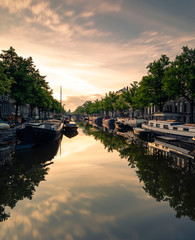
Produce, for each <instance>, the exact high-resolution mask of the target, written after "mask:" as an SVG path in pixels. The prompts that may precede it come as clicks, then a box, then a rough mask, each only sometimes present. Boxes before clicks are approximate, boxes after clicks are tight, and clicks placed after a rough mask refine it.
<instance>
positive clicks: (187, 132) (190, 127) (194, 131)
mask: <svg viewBox="0 0 195 240" xmlns="http://www.w3.org/2000/svg"><path fill="white" fill-rule="evenodd" d="M142 128H143V129H148V130H152V131H154V132H155V133H156V134H158V135H173V136H178V137H182V138H189V139H192V138H194V137H195V124H190V123H181V122H176V121H175V120H164V121H160V120H149V121H148V123H143V124H142Z"/></svg>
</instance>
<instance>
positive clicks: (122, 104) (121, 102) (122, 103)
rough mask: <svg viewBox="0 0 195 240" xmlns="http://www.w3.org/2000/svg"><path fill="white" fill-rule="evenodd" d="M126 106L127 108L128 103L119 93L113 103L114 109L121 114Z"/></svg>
mask: <svg viewBox="0 0 195 240" xmlns="http://www.w3.org/2000/svg"><path fill="white" fill-rule="evenodd" d="M128 108H129V105H128V103H127V102H126V101H125V99H124V98H123V97H122V95H120V96H119V97H118V99H117V100H116V102H115V104H114V110H117V111H119V112H120V114H121V115H122V113H123V111H124V110H127V109H128Z"/></svg>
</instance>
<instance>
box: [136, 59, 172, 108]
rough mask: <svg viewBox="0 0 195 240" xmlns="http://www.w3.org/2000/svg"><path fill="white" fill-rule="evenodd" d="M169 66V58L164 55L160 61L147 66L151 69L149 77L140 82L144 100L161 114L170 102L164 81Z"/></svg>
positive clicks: (140, 91) (140, 90)
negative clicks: (168, 101) (165, 105)
mask: <svg viewBox="0 0 195 240" xmlns="http://www.w3.org/2000/svg"><path fill="white" fill-rule="evenodd" d="M169 64H170V61H169V58H168V57H167V56H166V55H162V56H161V57H160V59H159V60H157V61H154V62H153V63H150V64H149V65H148V66H147V68H148V69H149V70H148V75H147V76H144V77H143V78H142V80H141V82H140V89H139V93H140V94H141V95H142V100H143V101H144V102H145V103H147V104H148V105H149V103H152V104H153V105H156V106H157V107H158V108H159V110H160V111H161V112H162V110H163V106H164V104H165V103H166V102H167V100H168V95H167V92H166V91H165V90H164V85H163V80H164V77H165V72H166V70H167V68H168V66H169Z"/></svg>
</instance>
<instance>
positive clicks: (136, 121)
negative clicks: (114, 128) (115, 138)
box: [117, 117, 146, 128]
mask: <svg viewBox="0 0 195 240" xmlns="http://www.w3.org/2000/svg"><path fill="white" fill-rule="evenodd" d="M117 122H120V123H122V124H123V125H125V126H129V127H131V128H133V127H141V125H142V123H144V122H146V119H144V118H128V117H124V118H123V117H119V118H117Z"/></svg>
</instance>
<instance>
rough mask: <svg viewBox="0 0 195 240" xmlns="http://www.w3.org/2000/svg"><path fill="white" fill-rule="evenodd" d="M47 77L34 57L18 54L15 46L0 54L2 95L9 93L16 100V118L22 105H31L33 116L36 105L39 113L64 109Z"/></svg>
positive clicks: (0, 90)
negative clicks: (36, 63) (36, 65)
mask: <svg viewBox="0 0 195 240" xmlns="http://www.w3.org/2000/svg"><path fill="white" fill-rule="evenodd" d="M45 78H46V76H42V75H41V74H40V72H39V70H38V69H36V67H35V65H34V63H33V59H32V57H28V58H23V57H21V56H18V54H17V53H16V51H15V49H14V48H13V47H10V49H8V50H3V51H2V53H1V54H0V95H2V96H3V95H5V94H9V95H10V98H11V99H13V100H15V104H16V112H15V116H16V119H17V116H18V107H19V106H20V105H25V104H29V105H30V115H31V117H32V114H33V109H34V108H35V107H38V109H39V115H40V113H41V112H44V113H46V112H52V111H55V112H57V113H59V112H60V111H61V110H62V109H63V108H62V106H61V104H60V102H59V101H57V100H56V99H54V98H53V96H52V90H51V89H50V87H49V85H48V82H47V81H46V79H45Z"/></svg>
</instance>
